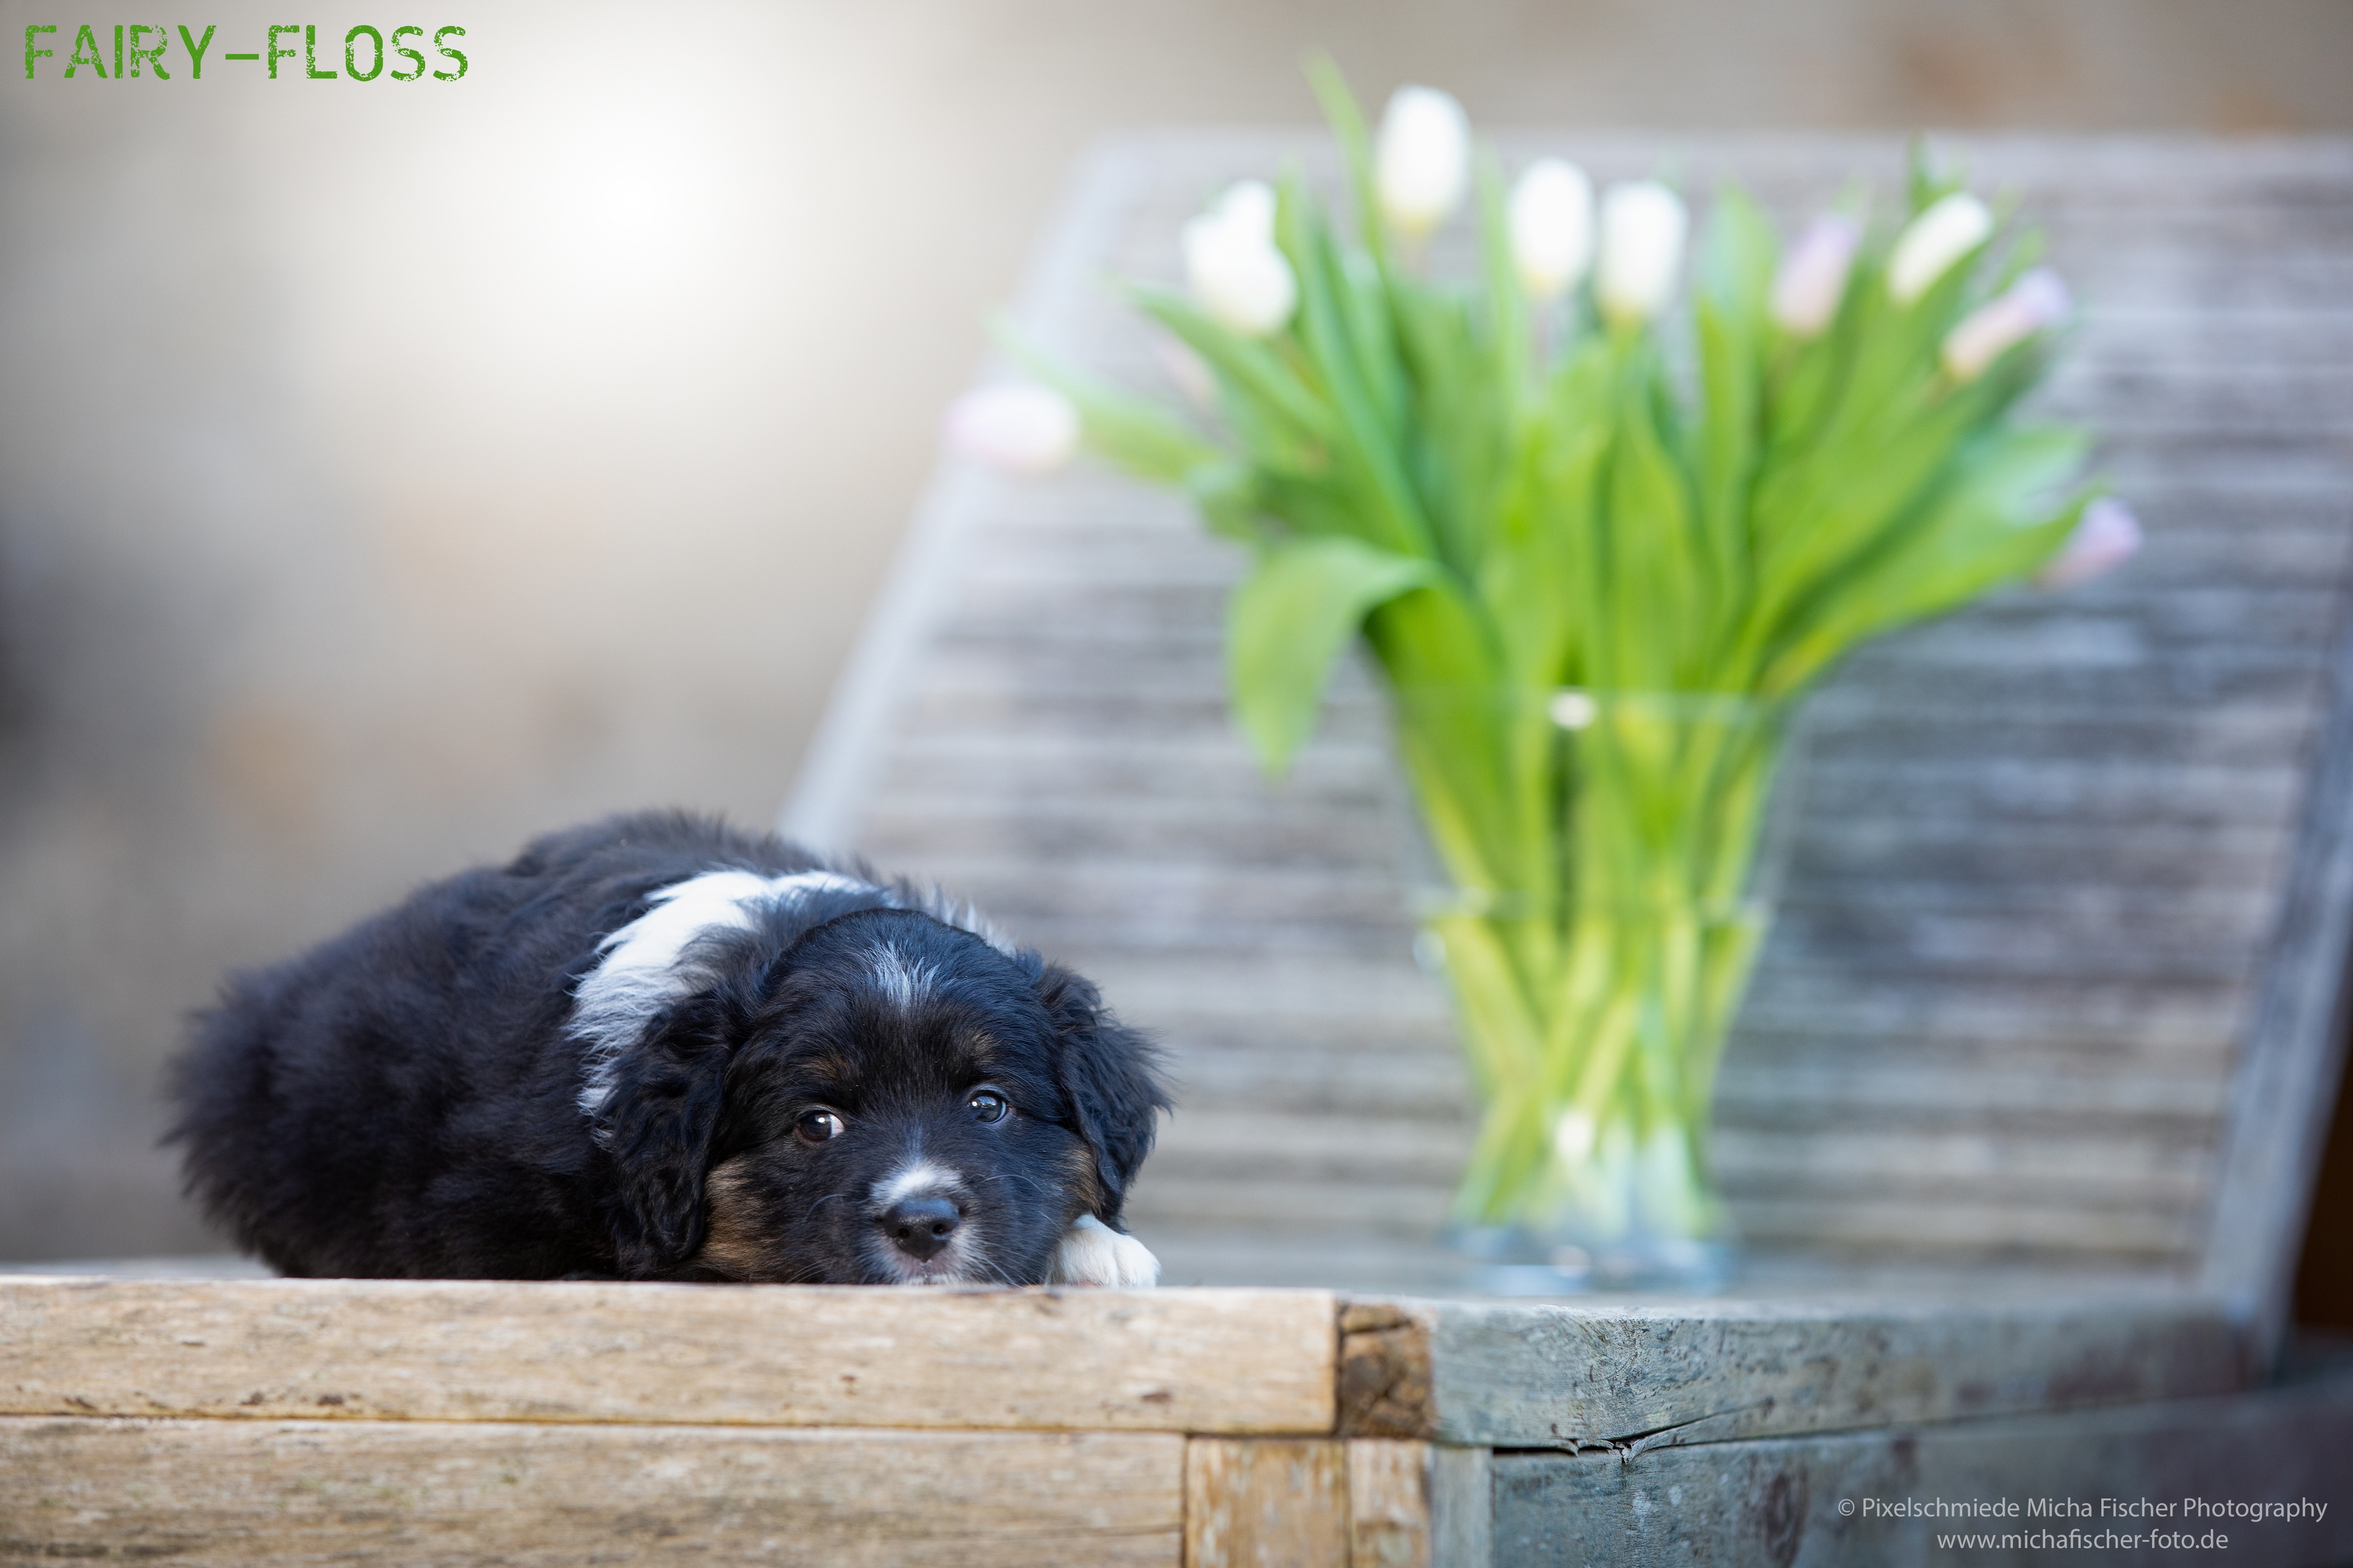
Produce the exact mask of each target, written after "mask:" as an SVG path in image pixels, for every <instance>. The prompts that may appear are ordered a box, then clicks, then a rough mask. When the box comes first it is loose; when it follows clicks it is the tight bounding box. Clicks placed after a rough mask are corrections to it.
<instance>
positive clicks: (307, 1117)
mask: <svg viewBox="0 0 2353 1568" xmlns="http://www.w3.org/2000/svg"><path fill="white" fill-rule="evenodd" d="M725 868H741V869H744V870H748V871H751V872H754V873H755V874H758V875H760V876H763V877H771V876H776V875H780V874H786V873H793V872H801V871H807V870H813V869H831V868H830V867H828V865H827V863H826V862H824V861H821V860H820V859H818V858H817V857H815V856H812V855H810V854H808V853H807V852H806V851H804V850H801V849H799V848H797V847H794V846H791V845H788V844H786V843H784V842H782V841H780V840H778V839H776V838H774V837H762V838H754V837H749V836H747V835H744V834H740V833H736V832H733V831H731V830H729V829H727V828H725V827H724V826H721V825H719V824H718V823H715V822H712V821H709V820H706V819H702V818H697V817H692V816H684V815H676V814H671V815H645V816H627V817H618V818H614V819H612V820H609V821H607V822H602V823H598V824H596V825H593V826H586V827H582V828H577V829H574V830H572V831H569V832H565V833H558V834H554V835H551V836H549V837H545V838H543V839H540V840H539V841H538V842H536V843H534V844H533V845H532V846H531V847H529V848H527V849H525V850H524V851H523V853H522V855H521V856H520V857H519V858H516V859H515V860H514V861H512V863H511V864H509V865H506V866H503V867H500V868H494V869H493V868H482V869H477V870H473V871H469V872H466V873H465V874H463V875H461V876H458V877H454V878H451V879H448V880H447V881H443V882H438V883H435V884H433V885H431V886H429V887H427V888H424V889H420V890H419V891H417V893H415V894H413V895H412V896H410V897H409V898H408V899H407V900H406V901H405V902H403V903H401V904H400V905H399V906H397V907H396V908H395V909H393V910H389V911H387V912H385V913H384V914H382V915H379V916H377V917H375V919H373V920H370V921H365V922H364V923H363V924H361V925H359V926H358V927H356V928H354V929H353V930H352V931H348V932H346V933H345V934H344V935H343V936H340V937H338V938H336V939H335V940H333V941H332V942H327V943H325V944H324V945H322V946H321V947H319V948H317V949H315V950H313V951H312V952H309V953H307V954H305V955H303V956H301V957H300V958H297V959H294V960H292V961H291V962H290V963H284V964H281V965H280V966H278V967H276V968H273V969H267V970H262V971H259V972H258V973H248V974H243V975H237V976H233V977H232V978H231V980H230V981H229V983H228V984H227V987H226V989H225V993H224V995H223V998H222V1000H221V1003H220V1005H218V1006H217V1007H216V1009H214V1010H213V1011H211V1012H210V1013H207V1014H205V1015H202V1016H200V1017H199V1018H198V1020H197V1024H196V1029H195V1041H194V1044H193V1045H192V1047H190V1049H189V1050H188V1051H187V1052H186V1054H185V1056H183V1057H182V1058H180V1060H179V1061H178V1062H177V1063H176V1064H175V1067H174V1079H173V1087H174V1094H175V1096H176V1099H177V1102H178V1106H179V1110H180V1119H179V1121H178V1124H177V1126H176V1127H175V1128H174V1131H173V1132H172V1134H171V1137H172V1138H173V1139H174V1140H176V1141H179V1142H183V1143H185V1158H186V1169H187V1174H188V1183H189V1187H190V1190H191V1191H192V1192H194V1193H195V1194H197V1195H199V1196H200V1197H201V1198H202V1200H203V1202H204V1204H205V1205H206V1209H207V1211H208V1212H209V1213H210V1214H211V1215H213V1216H214V1217H215V1218H216V1220H217V1221H219V1222H222V1223H224V1224H226V1225H227V1226H229V1227H230V1228H232V1229H233V1230H234V1232H235V1234H236V1237H237V1240H238V1242H239V1243H240V1244H242V1245H243V1246H244V1247H247V1248H248V1249H249V1250H251V1251H254V1252H258V1253H259V1255H260V1256H261V1257H262V1258H264V1259H266V1260H267V1261H268V1262H269V1263H270V1264H271V1265H272V1266H274V1267H275V1268H279V1269H280V1270H282V1271H284V1272H285V1273H288V1274H296V1275H369V1276H411V1277H461V1276H473V1277H491V1278H507V1279H546V1278H557V1277H565V1276H599V1277H620V1278H627V1279H790V1280H805V1281H833V1282H843V1283H851V1282H884V1281H889V1280H894V1279H924V1278H947V1279H989V1280H997V1281H1000V1282H1007V1283H1036V1282H1039V1281H1040V1280H1043V1279H1045V1278H1046V1277H1047V1275H1048V1271H1049V1269H1050V1266H1051V1262H1052V1258H1053V1256H1054V1249H1055V1246H1056V1244H1057V1242H1058V1241H1059V1239H1060V1237H1061V1236H1062V1234H1063V1233H1064V1232H1065V1231H1066V1230H1067V1229H1068V1228H1069V1227H1070V1226H1071V1225H1072V1224H1073V1223H1074V1222H1075V1221H1077V1220H1078V1219H1079V1218H1080V1217H1081V1216H1082V1215H1085V1214H1088V1213H1092V1214H1093V1215H1096V1216H1097V1217H1098V1218H1100V1219H1101V1220H1102V1221H1103V1222H1104V1223H1105V1224H1106V1225H1109V1226H1113V1228H1117V1227H1118V1225H1119V1217H1120V1206H1121V1201H1122V1197H1123V1194H1124V1193H1125V1191H1126V1189H1127V1186H1128V1184H1129V1182H1130V1181H1131V1180H1132V1179H1133V1178H1134V1174H1135V1172H1136V1169H1137V1167H1138V1166H1139V1165H1140V1164H1142V1163H1143V1161H1144V1158H1145V1155H1146V1154H1147V1153H1148V1152H1150V1150H1151V1146H1152V1140H1153V1133H1154V1128H1155V1115H1156V1113H1157V1112H1158V1111H1159V1110H1163V1109H1166V1106H1167V1103H1168V1102H1167V1099H1166V1095H1165V1093H1164V1092H1163V1091H1162V1089H1161V1088H1160V1086H1159V1084H1158V1082H1157V1080H1156V1079H1155V1072H1154V1064H1153V1054H1152V1051H1151V1049H1150V1047H1148V1046H1147V1044H1146V1043H1145V1040H1144V1039H1143V1038H1142V1037H1140V1036H1138V1035H1137V1034H1136V1033H1135V1032H1134V1031H1133V1030H1130V1029H1128V1028H1125V1027H1124V1026H1121V1025H1119V1024H1118V1023H1116V1022H1115V1021H1113V1019H1112V1018H1111V1017H1110V1016H1109V1015H1108V1014H1107V1013H1106V1012H1105V1011H1104V1009H1103V1005H1102V1003H1101V1000H1100V998H1099V997H1098V996H1097V994H1096V993H1095V990H1094V988H1093V987H1092V985H1090V984H1088V983H1087V982H1086V981H1085V980H1083V979H1082V978H1080V977H1079V976H1078V975H1076V974H1073V973H1070V972H1069V971H1067V970H1064V969H1061V968H1060V967H1057V966H1055V965H1052V964H1049V963H1044V962H1042V961H1041V960H1040V959H1039V956H1038V955H1037V954H1036V953H1034V952H1026V951H1024V952H1018V953H1008V952H1002V951H1000V950H999V949H998V948H997V947H995V946H992V945H991V944H990V943H989V942H987V941H984V940H983V939H982V938H981V937H980V936H978V935H976V934H973V933H972V932H971V931H965V930H962V929H958V928H957V927H956V926H955V925H951V924H949V923H945V922H944V921H942V920H940V919H936V918H934V916H933V915H932V914H928V913H924V912H921V909H920V906H921V904H922V903H923V900H921V898H920V897H919V896H918V895H917V894H916V893H915V891H914V890H913V889H910V888H908V887H906V886H905V885H904V884H896V885H891V886H870V887H868V888H867V889H864V890H863V891H859V890H826V891H820V892H817V893H813V894H809V895H807V896H805V897H802V898H799V899H797V900H795V901H791V902H789V903H785V904H780V905H776V906H774V907H770V908H767V909H765V912H763V913H762V914H761V915H760V917H759V918H758V920H757V922H756V924H755V926H754V929H752V930H748V931H714V932H712V933H710V934H706V935H705V936H704V937H703V938H702V939H701V940H700V941H698V942H696V943H695V944H694V945H693V946H692V947H691V949H690V950H689V951H690V953H691V957H692V959H693V961H694V963H695V965H696V966H697V967H696V971H695V973H696V974H697V975H698V979H697V982H696V984H694V985H693V987H692V989H691V991H690V992H689V994H685V995H683V996H682V997H680V998H678V999H676V1001H675V1003H674V1005H669V1006H668V1007H667V1008H666V1009H664V1010H662V1011H660V1012H659V1013H658V1014H657V1015H656V1016H653V1017H652V1018H651V1020H650V1021H649V1024H648V1025H647V1026H646V1027H645V1028H644V1029H643V1030H642V1031H641V1032H640V1033H639V1035H638V1037H637V1039H636V1042H635V1045H634V1047H633V1048H630V1049H628V1050H626V1051H625V1052H623V1053H622V1054H621V1055H620V1056H619V1057H618V1058H617V1061H616V1064H615V1068H614V1072H613V1078H612V1083H613V1089H612V1092H611V1095H610V1098H609V1099H608V1100H606V1101H605V1103H604V1105H603V1108H602V1114H601V1115H600V1116H598V1117H597V1118H596V1120H595V1121H592V1120H591V1118H590V1117H589V1116H588V1115H587V1114H586V1113H585V1112H584V1111H583V1110H582V1108H581V1105H580V1103H579V1101H580V1097H581V1095H582V1091H583V1086H584V1047H583V1044H582V1041H581V1040H580V1039H578V1038H576V1037H574V1036H573V1035H572V1034H569V1033H567V1027H568V1026H571V1024H572V1021H573V1015H574V1007H575V1004H574V994H575V991H576V990H578V989H579V987H580V985H581V984H582V982H583V980H584V978H585V977H586V976H588V975H589V974H590V973H591V972H592V971H594V970H596V967H597V966H598V964H599V963H600V962H601V961H602V960H603V957H604V954H603V953H602V952H600V948H599V944H600V943H602V942H604V941H605V939H606V938H607V937H608V936H609V935H611V934H612V933H613V932H615V931H619V930H620V929H621V928H623V927H624V926H627V925H628V924H630V923H631V922H632V921H636V920H637V919H638V917H639V916H641V915H644V914H646V913H647V911H648V910H649V909H651V908H653V907H654V901H655V900H654V897H653V896H654V895H655V894H656V893H657V892H658V891H659V890H660V889H664V888H667V887H670V886H671V885H673V884H676V883H680V882H682V881H685V880H687V879H691V878H693V877H696V876H699V875H701V874H703V873H706V872H709V871H712V870H715V869H725ZM848 874H849V875H850V876H852V877H855V878H857V879H860V880H862V881H866V882H869V883H871V882H872V881H873V879H871V877H869V876H867V875H866V874H865V873H864V872H863V871H862V870H857V869H852V870H850V871H849V873H848ZM886 943H887V944H888V946H889V948H890V949H891V950H892V952H896V953H898V954H899V955H901V956H902V958H903V959H904V960H905V961H906V963H908V964H909V965H911V966H913V968H915V969H917V970H919V971H921V972H923V973H926V974H927V975H928V976H929V977H930V979H931V981H932V983H931V984H928V985H926V986H924V987H923V988H922V990H921V992H920V994H919V995H918V999H917V1001H916V1004H915V1005H913V1006H912V1007H907V1006H902V1005H894V1003H893V999H892V994H891V992H890V987H889V986H888V985H887V984H882V983H881V982H880V981H878V978H877V975H876V973H875V963H874V955H875V953H876V952H878V951H879V950H880V949H881V946H882V945H883V944H886ZM985 1090H988V1091H994V1092H995V1093H997V1095H999V1096H1001V1097H1002V1100H1003V1101H1004V1103H1005V1105H1006V1106H1007V1107H1008V1110H1006V1111H1005V1112H1004V1113H1003V1114H1002V1115H1001V1116H1000V1117H999V1119H997V1120H995V1121H988V1120H986V1119H985V1118H986V1117H987V1114H988V1113H990V1112H992V1111H994V1110H997V1106H996V1105H995V1104H994V1103H992V1102H990V1101H988V1100H987V1099H986V1098H985V1095H983V1091H985ZM976 1095H983V1097H982V1098H980V1099H978V1100H976ZM825 1112H831V1113H833V1114H834V1117H835V1119H836V1120H834V1121H828V1120H827V1118H826V1116H825V1114H824V1113H825ZM828 1132H830V1133H831V1134H832V1135H831V1136H825V1135H824V1134H826V1133H828ZM910 1160H922V1161H927V1162H930V1163H934V1164H935V1165H937V1166H939V1167H943V1168H944V1169H946V1170H948V1171H950V1172H952V1173H954V1175H955V1181H954V1183H953V1184H951V1187H950V1189H949V1190H948V1191H947V1192H946V1193H945V1196H946V1198H947V1199H949V1200H951V1201H953V1203H954V1204H955V1207H956V1210H957V1212H958V1214H960V1215H961V1223H962V1226H963V1227H964V1228H963V1230H962V1232H961V1236H962V1248H961V1250H960V1251H955V1252H954V1254H953V1261H954V1263H955V1268H941V1269H937V1270H934V1268H932V1267H931V1261H936V1260H931V1261H927V1260H925V1259H923V1258H913V1257H911V1256H910V1255H909V1254H908V1253H906V1252H905V1251H904V1250H902V1249H894V1247H892V1243H891V1239H890V1237H889V1236H888V1235H887V1234H885V1227H884V1216H883V1215H882V1213H881V1208H880V1207H879V1206H878V1204H879V1201H880V1200H879V1199H878V1198H877V1195H876V1194H877V1193H878V1191H879V1190H880V1189H881V1187H882V1186H884V1185H887V1184H888V1182H889V1181H890V1179H891V1176H892V1172H894V1171H903V1170H905V1169H906V1168H908V1163H909V1162H910Z"/></svg>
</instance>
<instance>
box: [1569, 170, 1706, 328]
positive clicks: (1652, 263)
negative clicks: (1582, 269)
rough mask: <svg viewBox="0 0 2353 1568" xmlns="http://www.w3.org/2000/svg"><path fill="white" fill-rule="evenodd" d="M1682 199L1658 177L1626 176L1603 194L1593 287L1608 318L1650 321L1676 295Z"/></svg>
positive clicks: (1684, 223) (1686, 220)
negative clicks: (1625, 178)
mask: <svg viewBox="0 0 2353 1568" xmlns="http://www.w3.org/2000/svg"><path fill="white" fill-rule="evenodd" d="M1690 226H1691V217H1690V215H1689V214H1687V213H1686V212H1685V211H1684V210H1683V198H1682V197H1681V196H1679V195H1675V193H1674V192H1672V191H1671V190H1669V189H1667V187H1666V186H1664V185H1662V184H1659V182H1658V181H1656V180H1630V181H1627V182H1625V183H1624V184H1616V185H1612V186H1610V187H1609V194H1608V195H1605V196H1603V197H1602V198H1601V265H1600V268H1599V271H1598V272H1597V273H1596V274H1595V277H1594V284H1593V291H1594V293H1595V295H1596V296H1597V297H1598V298H1599V300H1600V302H1601V313H1602V314H1603V315H1605V316H1607V317H1609V319H1610V320H1611V321H1617V322H1621V323H1623V322H1634V321H1648V320H1649V319H1650V318H1651V317H1652V316H1655V315H1657V314H1658V313H1659V312H1660V311H1661V310H1663V309H1665V308H1666V303H1667V301H1668V300H1671V299H1672V298H1673V297H1674V292H1675V275H1676V274H1677V273H1678V272H1679V271H1681V270H1682V268H1683V233H1684V231H1685V230H1686V229H1687V228H1689V227H1690Z"/></svg>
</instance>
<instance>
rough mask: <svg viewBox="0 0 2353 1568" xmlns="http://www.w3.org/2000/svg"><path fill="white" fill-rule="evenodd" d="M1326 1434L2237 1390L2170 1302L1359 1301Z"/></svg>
mask: <svg viewBox="0 0 2353 1568" xmlns="http://www.w3.org/2000/svg"><path fill="white" fill-rule="evenodd" d="M1341 1330H1342V1347H1341V1352H1340V1389H1341V1412H1340V1420H1341V1430H1342V1432H1343V1433H1344V1434H1345V1435H1347V1436H1391V1437H1419V1438H1425V1439H1433V1440H1436V1441H1440V1442H1445V1443H1455V1444H1464V1445H1472V1446H1489V1447H1567V1448H1572V1449H1573V1448H1576V1447H1585V1446H1592V1447H1610V1446H1619V1447H1622V1446H1624V1445H1628V1444H1631V1443H1635V1442H1638V1441H1639V1442H1643V1443H1647V1444H1651V1445H1656V1444H1660V1443H1666V1442H1717V1441H1723V1440H1725V1439H1727V1438H1734V1437H1746V1436H1764V1435H1767V1434H1774V1433H1791V1432H1816V1431H1826V1430H1831V1429H1835V1428H1839V1427H1846V1426H1887V1425H1890V1424H1894V1423H1900V1422H1915V1421H1946V1420H1953V1419H1956V1418H1958V1417H1964V1416H1972V1415H1999V1414H2005V1413H2012V1412H2024V1411H2033V1410H2051V1409H2070V1408H2080V1407H2084V1406H2089V1405H2119V1404H2127V1403H2131V1402H2135V1401H2142V1400H2156V1399H2176V1398H2183V1397H2188V1396H2192V1395H2197V1394H2215V1393H2221V1392H2225V1391H2228V1390H2231V1389H2233V1388H2236V1387H2239V1386H2240V1385H2241V1384H2242V1381H2243V1376H2244V1373H2243V1369H2242V1338H2241V1335H2240V1332H2239V1331H2237V1330H2236V1329H2234V1328H2233V1326H2232V1323H2231V1321H2230V1320H2229V1319H2228V1318H2227V1317H2226V1316H2225V1315H2224V1312H2223V1310H2222V1309H2221V1306H2219V1305H2218V1304H2216V1303H2213V1302H2211V1301H2204V1300H2193V1299H2190V1298H2189V1297H2186V1296H2176V1295H2172V1294H2170V1293H2168V1294H2163V1295H2150V1294H2147V1293H2137V1294H2131V1295H2122V1296H2091V1297H2085V1298H2080V1299H2073V1300H2070V1299H2064V1298H2062V1299H2057V1300H2039V1301H2038V1300H2022V1301H2015V1302H2009V1303H2004V1302H2001V1301H1979V1302H1969V1303H1960V1302H1952V1301H1943V1302H1934V1303H1925V1302H1924V1303H1920V1304H1917V1305H1905V1304H1892V1305H1891V1304H1889V1303H1888V1302H1886V1301H1884V1300H1882V1301H1872V1302H1858V1303H1847V1304H1841V1303H1839V1302H1836V1301H1823V1302H1814V1303H1796V1304H1791V1303H1767V1302H1738V1301H1726V1302H1690V1301H1679V1302H1673V1303H1669V1304H1662V1305H1654V1306H1625V1307H1559V1306H1540V1305H1533V1304H1531V1305H1517V1304H1509V1305H1507V1304H1502V1303H1486V1302H1470V1301H1419V1302H1417V1301H1364V1300H1352V1301H1349V1302H1347V1303H1346V1304H1345V1307H1344V1309H1343V1311H1342V1316H1341Z"/></svg>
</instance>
